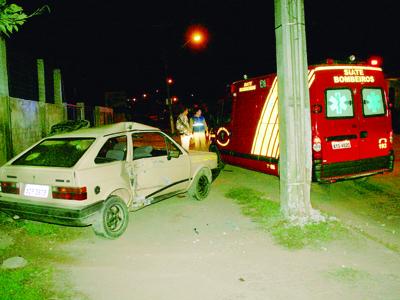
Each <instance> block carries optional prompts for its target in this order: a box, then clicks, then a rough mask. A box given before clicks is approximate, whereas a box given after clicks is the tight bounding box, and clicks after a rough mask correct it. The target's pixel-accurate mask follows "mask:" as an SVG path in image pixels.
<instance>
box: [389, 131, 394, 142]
mask: <svg viewBox="0 0 400 300" xmlns="http://www.w3.org/2000/svg"><path fill="white" fill-rule="evenodd" d="M389 142H390V143H391V144H393V131H390V133H389Z"/></svg>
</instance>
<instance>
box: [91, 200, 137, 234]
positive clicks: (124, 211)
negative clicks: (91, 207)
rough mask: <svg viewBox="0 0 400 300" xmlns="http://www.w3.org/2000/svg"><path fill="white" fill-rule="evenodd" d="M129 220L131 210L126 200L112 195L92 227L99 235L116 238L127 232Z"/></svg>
mask: <svg viewBox="0 0 400 300" xmlns="http://www.w3.org/2000/svg"><path fill="white" fill-rule="evenodd" d="M128 222H129V212H128V208H127V207H126V204H125V202H124V201H122V199H121V198H119V197H118V196H111V197H110V198H108V199H107V200H106V201H105V203H104V205H103V207H102V209H101V210H100V211H99V212H98V215H97V219H96V220H95V222H94V223H93V224H92V228H93V231H94V232H95V234H97V235H99V236H102V237H105V238H108V239H116V238H118V237H120V236H121V235H122V234H123V233H124V232H125V230H126V228H127V226H128Z"/></svg>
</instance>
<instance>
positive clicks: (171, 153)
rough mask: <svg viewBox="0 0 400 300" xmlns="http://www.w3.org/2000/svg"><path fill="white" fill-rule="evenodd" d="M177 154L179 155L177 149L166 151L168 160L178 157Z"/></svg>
mask: <svg viewBox="0 0 400 300" xmlns="http://www.w3.org/2000/svg"><path fill="white" fill-rule="evenodd" d="M179 155H181V152H180V151H179V150H169V151H168V160H170V159H171V158H178V157H179Z"/></svg>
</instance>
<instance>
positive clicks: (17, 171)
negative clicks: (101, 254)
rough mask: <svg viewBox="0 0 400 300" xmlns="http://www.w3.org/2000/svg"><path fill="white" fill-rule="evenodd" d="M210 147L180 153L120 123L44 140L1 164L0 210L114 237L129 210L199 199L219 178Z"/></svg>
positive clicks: (169, 142) (154, 132)
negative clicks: (173, 199) (182, 197)
mask: <svg viewBox="0 0 400 300" xmlns="http://www.w3.org/2000/svg"><path fill="white" fill-rule="evenodd" d="M218 173H219V169H218V159H217V155H216V154H215V153H213V152H200V151H190V152H187V151H185V150H184V149H183V148H182V147H181V146H180V145H179V144H177V143H176V142H175V141H174V140H173V139H171V138H170V137H169V136H168V135H166V134H164V133H163V132H162V131H160V130H159V129H157V128H154V127H150V126H146V125H143V124H140V123H134V122H122V123H117V124H112V125H106V126H101V127H96V128H85V129H79V130H76V131H73V132H68V133H63V134H57V135H54V136H50V137H47V138H44V139H42V140H41V141H39V142H38V143H36V144H35V145H33V146H32V147H30V148H29V149H27V150H26V151H24V152H22V153H21V154H19V155H18V156H16V157H15V158H13V159H11V160H10V161H9V162H7V163H6V164H4V165H3V166H2V167H1V168H0V210H1V211H3V212H5V213H7V214H9V215H10V216H12V217H15V218H18V217H19V218H24V219H31V220H36V221H42V222H49V223H56V224H64V225H73V226H86V225H92V228H93V230H94V232H95V233H96V234H98V235H101V236H104V237H106V238H111V239H112V238H117V237H119V236H120V235H121V234H123V233H124V231H125V230H126V227H127V225H128V220H129V213H128V212H129V211H134V210H137V209H140V208H142V207H144V206H146V205H149V204H152V203H155V202H158V201H160V200H163V199H166V198H169V197H172V196H174V195H177V194H181V193H186V192H187V193H188V194H189V195H190V197H191V198H193V199H197V200H202V199H204V198H206V197H207V195H208V194H209V191H210V185H211V182H212V181H213V180H214V179H215V177H216V176H217V175H218Z"/></svg>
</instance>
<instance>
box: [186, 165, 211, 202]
mask: <svg viewBox="0 0 400 300" xmlns="http://www.w3.org/2000/svg"><path fill="white" fill-rule="evenodd" d="M210 188H211V182H210V180H209V178H208V176H207V170H206V169H201V170H200V171H199V172H198V173H197V175H196V177H195V178H194V179H193V182H192V185H191V186H190V188H189V191H188V194H189V196H190V198H191V199H194V200H203V199H205V198H207V196H208V194H209V193H210Z"/></svg>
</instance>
